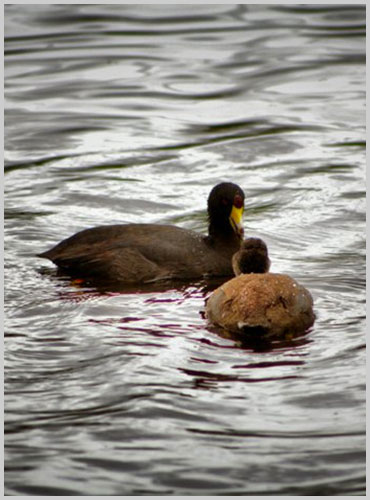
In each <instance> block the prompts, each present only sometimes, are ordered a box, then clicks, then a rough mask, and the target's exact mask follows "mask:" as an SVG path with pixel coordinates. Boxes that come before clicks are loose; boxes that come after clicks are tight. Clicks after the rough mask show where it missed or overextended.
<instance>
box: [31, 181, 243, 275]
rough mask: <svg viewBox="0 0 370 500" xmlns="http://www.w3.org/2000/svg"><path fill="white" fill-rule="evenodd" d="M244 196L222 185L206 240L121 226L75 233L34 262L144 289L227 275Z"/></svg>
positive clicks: (215, 193)
mask: <svg viewBox="0 0 370 500" xmlns="http://www.w3.org/2000/svg"><path fill="white" fill-rule="evenodd" d="M243 210H244V193H243V190H242V189H241V188H240V187H239V186H237V185H236V184H233V183H230V182H223V183H221V184H218V185H217V186H215V187H214V188H213V189H212V191H211V193H210V195H209V197H208V217H209V228H208V235H207V236H205V235H201V234H199V233H196V232H194V231H190V230H187V229H183V228H180V227H176V226H170V225H157V224H124V225H110V226H99V227H93V228H90V229H85V230H84V231H81V232H78V233H76V234H75V235H73V236H71V237H70V238H67V239H65V240H63V241H61V242H60V243H59V244H57V245H56V246H55V247H53V248H52V249H51V250H48V251H46V252H43V253H41V254H39V255H38V257H43V258H46V259H49V260H51V261H52V262H54V264H56V265H57V266H58V267H59V268H60V269H63V270H64V271H67V272H68V273H70V274H73V275H75V276H76V275H78V276H81V277H87V278H93V279H94V278H95V279H99V280H104V281H109V282H119V283H145V282H151V281H156V280H164V279H176V278H178V279H189V278H198V277H203V276H230V275H232V265H231V258H232V255H233V254H234V253H235V252H236V251H237V250H238V249H239V248H240V243H241V240H242V237H243V227H242V214H243Z"/></svg>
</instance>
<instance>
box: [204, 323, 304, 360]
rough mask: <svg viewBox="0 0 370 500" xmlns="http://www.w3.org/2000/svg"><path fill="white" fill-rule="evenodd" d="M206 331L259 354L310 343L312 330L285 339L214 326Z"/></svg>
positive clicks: (258, 332) (288, 335) (290, 335)
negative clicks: (236, 331)
mask: <svg viewBox="0 0 370 500" xmlns="http://www.w3.org/2000/svg"><path fill="white" fill-rule="evenodd" d="M208 330H209V331H210V332H212V333H215V334H217V335H219V336H220V337H222V338H225V339H229V340H232V341H234V342H235V347H238V348H240V349H243V350H246V351H251V352H259V353H269V352H272V351H276V350H286V349H291V348H296V347H302V346H304V345H307V344H309V343H310V342H312V338H310V337H309V333H310V332H311V331H312V330H308V331H307V332H304V333H303V334H302V333H294V334H287V335H286V336H285V338H281V337H280V338H276V337H273V336H270V337H265V336H264V335H263V332H260V331H250V332H249V333H248V332H244V333H235V332H229V331H227V330H225V329H223V328H221V327H218V326H216V325H212V326H210V325H208ZM261 333H262V334H261Z"/></svg>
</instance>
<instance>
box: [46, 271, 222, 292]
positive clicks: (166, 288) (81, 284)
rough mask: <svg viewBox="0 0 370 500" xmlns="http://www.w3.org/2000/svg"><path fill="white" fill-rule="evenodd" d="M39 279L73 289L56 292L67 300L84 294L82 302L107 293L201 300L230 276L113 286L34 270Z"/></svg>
mask: <svg viewBox="0 0 370 500" xmlns="http://www.w3.org/2000/svg"><path fill="white" fill-rule="evenodd" d="M37 271H38V272H39V273H40V274H41V275H42V276H46V277H48V278H50V279H52V280H55V281H56V282H57V283H60V284H62V285H68V286H71V287H73V289H74V290H72V291H71V290H69V289H65V290H63V291H60V290H59V293H60V296H61V298H63V299H71V298H73V297H74V294H76V297H79V299H80V300H83V296H84V294H86V297H85V298H86V299H88V298H89V296H94V295H95V296H96V295H110V294H114V293H116V294H133V293H139V294H151V293H154V292H156V293H164V292H170V291H175V292H181V293H182V294H183V296H184V298H186V296H187V293H188V292H187V291H188V290H192V291H191V292H190V293H196V294H197V295H199V296H203V297H205V296H206V295H207V294H208V293H210V292H212V291H213V290H215V289H216V288H217V287H219V286H220V285H222V283H224V282H225V281H227V280H228V279H229V278H230V277H224V278H219V277H218V278H207V279H202V280H199V279H197V280H194V281H191V280H180V279H176V280H174V279H172V280H161V281H155V282H151V283H135V284H126V283H123V284H122V283H117V282H109V281H103V280H100V279H90V278H89V279H85V278H80V277H79V276H77V275H76V276H71V275H70V274H66V273H65V272H63V271H62V270H61V269H58V268H56V269H51V268H45V267H40V268H39V269H38V270H37Z"/></svg>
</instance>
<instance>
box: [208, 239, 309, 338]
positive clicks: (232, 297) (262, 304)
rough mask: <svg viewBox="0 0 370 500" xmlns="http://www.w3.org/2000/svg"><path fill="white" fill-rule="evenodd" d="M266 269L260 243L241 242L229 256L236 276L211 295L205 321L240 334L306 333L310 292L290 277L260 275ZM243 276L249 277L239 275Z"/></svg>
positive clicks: (266, 261)
mask: <svg viewBox="0 0 370 500" xmlns="http://www.w3.org/2000/svg"><path fill="white" fill-rule="evenodd" d="M253 254H254V255H253ZM254 265H255V268H253V267H254ZM269 266H270V261H269V259H268V254H267V247H266V245H265V244H264V242H263V241H262V240H258V239H255V238H251V239H250V240H246V241H245V242H243V244H242V247H241V249H240V250H239V251H238V252H237V253H236V254H235V255H234V256H233V267H234V271H235V272H236V274H239V275H238V276H237V277H236V278H233V279H231V280H229V281H227V282H226V283H224V284H223V285H221V286H220V287H219V288H217V289H216V290H215V291H214V292H213V293H212V295H211V296H210V297H209V299H208V301H207V304H206V315H207V317H208V318H209V319H210V320H211V321H212V322H213V323H216V324H218V325H220V326H222V327H223V328H225V329H226V330H228V331H231V332H236V333H243V334H251V335H258V336H285V335H287V334H295V333H303V332H304V331H306V330H307V329H308V328H309V327H310V326H312V324H313V323H314V321H315V314H314V312H313V300H312V297H311V294H310V292H309V291H308V290H306V288H304V287H303V286H302V285H300V284H299V283H297V282H296V281H295V280H294V279H293V278H291V277H290V276H287V275H285V274H276V273H270V272H261V271H260V270H261V269H262V268H265V269H267V270H268V269H269ZM245 272H247V273H250V274H240V273H245Z"/></svg>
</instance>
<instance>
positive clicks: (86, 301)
mask: <svg viewBox="0 0 370 500" xmlns="http://www.w3.org/2000/svg"><path fill="white" fill-rule="evenodd" d="M225 180H228V181H232V182H236V183H238V184H239V185H240V186H242V188H243V189H244V191H245V194H246V213H245V231H246V234H247V235H251V236H260V237H262V238H263V239H264V240H265V241H266V243H267V245H268V247H269V252H270V257H271V261H272V268H271V270H272V271H274V272H284V273H288V274H290V275H291V276H292V277H294V278H296V279H297V280H299V281H300V282H301V283H302V284H303V285H304V286H306V287H307V288H308V289H309V290H310V291H311V293H312V295H313V297H314V302H315V311H316V314H317V320H316V323H315V325H314V328H313V329H312V330H311V331H310V332H308V333H307V334H306V335H301V336H299V337H297V338H294V339H292V340H291V341H285V342H282V341H281V342H273V343H271V344H260V343H251V342H247V341H244V342H243V341H240V339H235V338H231V337H230V335H228V334H227V333H226V332H223V331H221V330H219V329H217V328H215V327H213V326H212V325H209V324H208V323H207V321H206V319H205V318H204V314H203V312H204V301H205V299H206V297H207V296H208V294H209V293H210V291H211V290H212V289H213V288H214V287H215V286H216V285H217V283H216V281H215V280H213V281H210V282H204V281H198V282H191V283H189V282H184V283H181V282H178V283H172V284H165V285H164V284H159V285H156V286H151V287H137V288H136V289H132V288H131V289H125V290H122V289H118V290H117V289H99V288H94V287H88V286H85V287H84V286H81V285H77V284H75V283H74V282H72V281H71V280H70V279H68V278H67V277H65V276H60V275H58V274H57V273H56V271H55V269H54V267H53V265H52V264H49V263H47V262H45V261H41V260H40V259H37V258H36V257H35V254H36V253H38V252H40V251H43V250H45V249H47V248H49V247H50V246H52V245H54V244H55V243H56V242H57V241H60V240H61V239H62V238H64V237H67V236H70V235H71V234H73V233H74V232H76V231H78V230H81V229H83V228H86V227H90V226H94V225H100V224H114V223H131V222H135V223H136V222H144V223H166V224H167V223H169V224H176V225H179V226H181V227H185V228H189V229H193V230H196V231H199V232H203V233H205V232H206V231H207V216H206V198H207V196H208V194H209V191H210V189H211V188H212V187H213V186H214V185H215V184H217V183H218V182H221V181H225ZM5 314H6V319H5V327H6V328H5V493H6V494H7V495H252V494H261V495H262V494H263V495H295V494H297V495H305V496H306V495H364V493H365V403H364V400H365V391H364V386H365V349H364V345H365V338H364V335H365V8H364V6H361V5H328V6H321V5H289V6H288V5H275V6H272V5H261V6H258V5H192V6H189V5H171V6H169V5H145V6H144V5H118V4H117V5H103V4H101V5H99V4H96V5H67V4H65V5H26V4H23V5H21V4H18V5H16V4H14V5H7V6H6V8H5Z"/></svg>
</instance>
